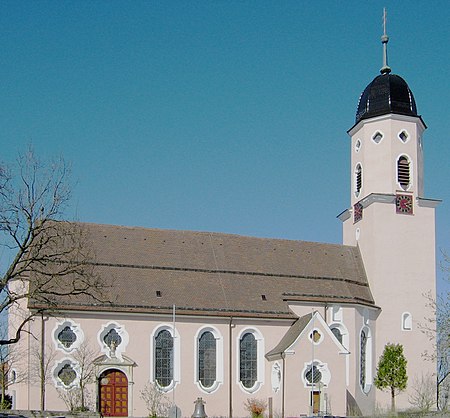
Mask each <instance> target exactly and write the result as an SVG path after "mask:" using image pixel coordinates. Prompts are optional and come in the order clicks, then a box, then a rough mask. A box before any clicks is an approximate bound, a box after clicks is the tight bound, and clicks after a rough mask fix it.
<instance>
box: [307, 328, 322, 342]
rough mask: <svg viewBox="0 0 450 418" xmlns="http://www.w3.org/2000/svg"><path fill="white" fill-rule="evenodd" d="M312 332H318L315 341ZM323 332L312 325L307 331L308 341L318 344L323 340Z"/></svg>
mask: <svg viewBox="0 0 450 418" xmlns="http://www.w3.org/2000/svg"><path fill="white" fill-rule="evenodd" d="M314 332H317V333H319V339H318V340H317V341H314V340H313V334H314ZM323 334H324V332H323V331H322V330H321V329H320V328H317V327H314V328H313V329H312V330H311V329H310V331H309V333H308V339H309V341H311V342H312V343H313V344H314V345H319V344H320V343H321V342H322V341H323Z"/></svg>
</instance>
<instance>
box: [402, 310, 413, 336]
mask: <svg viewBox="0 0 450 418" xmlns="http://www.w3.org/2000/svg"><path fill="white" fill-rule="evenodd" d="M402 331H412V315H411V314H410V313H409V312H403V313H402Z"/></svg>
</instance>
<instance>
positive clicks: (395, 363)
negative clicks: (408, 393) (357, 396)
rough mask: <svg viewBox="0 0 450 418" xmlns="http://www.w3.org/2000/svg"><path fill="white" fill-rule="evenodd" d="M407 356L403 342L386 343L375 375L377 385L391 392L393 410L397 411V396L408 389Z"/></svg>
mask: <svg viewBox="0 0 450 418" xmlns="http://www.w3.org/2000/svg"><path fill="white" fill-rule="evenodd" d="M406 364H407V361H406V358H405V356H404V354H403V346H402V345H401V344H390V343H388V344H386V345H385V347H384V350H383V354H382V355H381V357H380V360H379V362H378V368H377V375H376V377H375V386H376V387H377V388H378V389H380V390H386V389H387V390H389V391H390V393H391V410H392V412H394V411H395V397H396V396H397V395H398V394H399V393H400V392H401V391H403V390H405V389H406V385H407V382H408V376H407V374H406Z"/></svg>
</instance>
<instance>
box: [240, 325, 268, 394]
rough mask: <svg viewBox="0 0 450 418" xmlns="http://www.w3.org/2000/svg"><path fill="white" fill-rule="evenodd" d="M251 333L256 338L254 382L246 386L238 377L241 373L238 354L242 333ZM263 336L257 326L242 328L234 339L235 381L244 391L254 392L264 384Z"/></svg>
mask: <svg viewBox="0 0 450 418" xmlns="http://www.w3.org/2000/svg"><path fill="white" fill-rule="evenodd" d="M247 333H251V334H253V336H254V337H255V340H256V361H257V365H256V374H257V376H256V382H255V384H254V385H253V386H252V387H251V388H246V387H245V386H244V385H243V384H242V382H241V379H240V375H241V356H240V351H241V350H240V342H241V338H242V336H243V335H244V334H247ZM264 352H265V351H264V337H263V335H262V333H261V332H260V331H259V330H258V329H257V328H244V329H242V330H241V332H240V333H239V335H238V336H237V339H236V353H237V356H236V357H237V361H236V383H237V384H238V385H239V387H240V388H241V390H242V391H243V392H244V393H256V392H257V391H258V390H259V389H260V388H261V386H262V385H263V384H264Z"/></svg>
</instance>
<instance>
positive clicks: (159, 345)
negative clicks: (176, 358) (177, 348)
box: [155, 330, 173, 388]
mask: <svg viewBox="0 0 450 418" xmlns="http://www.w3.org/2000/svg"><path fill="white" fill-rule="evenodd" d="M155 380H156V382H157V383H158V385H159V386H161V387H163V388H165V387H168V386H170V384H171V383H172V380H173V337H172V335H171V334H170V332H169V331H168V330H162V331H160V332H159V333H158V334H157V335H156V337H155Z"/></svg>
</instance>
